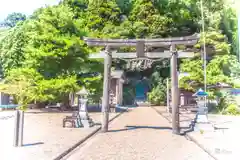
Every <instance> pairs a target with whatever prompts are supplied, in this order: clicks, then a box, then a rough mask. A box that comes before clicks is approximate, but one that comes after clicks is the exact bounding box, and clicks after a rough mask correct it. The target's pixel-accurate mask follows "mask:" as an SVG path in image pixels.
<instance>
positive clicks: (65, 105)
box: [60, 95, 71, 110]
mask: <svg viewBox="0 0 240 160" xmlns="http://www.w3.org/2000/svg"><path fill="white" fill-rule="evenodd" d="M60 108H61V110H71V106H70V100H69V95H67V96H64V97H63V98H62V103H61V106H60Z"/></svg>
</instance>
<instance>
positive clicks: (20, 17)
mask: <svg viewBox="0 0 240 160" xmlns="http://www.w3.org/2000/svg"><path fill="white" fill-rule="evenodd" d="M25 20H26V15H24V14H22V13H16V12H14V13H11V14H9V15H8V16H7V18H6V19H5V20H4V21H3V25H4V26H6V27H14V26H16V25H17V23H18V22H20V21H25Z"/></svg>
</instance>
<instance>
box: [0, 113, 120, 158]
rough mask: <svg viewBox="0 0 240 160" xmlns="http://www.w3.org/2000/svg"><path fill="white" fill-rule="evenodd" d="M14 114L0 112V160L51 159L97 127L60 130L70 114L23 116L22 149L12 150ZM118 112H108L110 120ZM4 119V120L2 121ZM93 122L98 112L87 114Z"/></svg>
mask: <svg viewBox="0 0 240 160" xmlns="http://www.w3.org/2000/svg"><path fill="white" fill-rule="evenodd" d="M13 115H14V112H13V111H8V112H0V160H53V159H54V158H56V157H57V156H59V155H60V154H62V153H63V152H65V151H66V150H68V149H69V148H70V147H72V146H74V145H75V144H76V143H78V142H79V141H81V140H82V139H84V138H85V137H87V136H88V135H89V134H91V133H92V132H94V131H95V130H96V129H98V128H99V127H100V125H96V126H94V127H91V128H89V129H84V128H63V127H62V120H63V118H64V117H65V116H70V115H71V113H41V112H36V113H25V124H24V138H23V143H24V146H23V147H18V148H15V147H12V144H13V123H14V117H13ZM116 115H117V113H111V114H110V119H111V118H113V117H115V116H116ZM4 117H5V118H4ZM90 117H91V118H92V119H93V120H94V122H95V123H100V122H101V119H102V118H101V117H102V116H101V113H90Z"/></svg>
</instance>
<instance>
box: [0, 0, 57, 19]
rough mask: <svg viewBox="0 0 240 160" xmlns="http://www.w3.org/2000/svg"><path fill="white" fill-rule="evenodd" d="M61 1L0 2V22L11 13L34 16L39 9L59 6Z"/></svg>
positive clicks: (1, 0)
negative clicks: (46, 6)
mask: <svg viewBox="0 0 240 160" xmlns="http://www.w3.org/2000/svg"><path fill="white" fill-rule="evenodd" d="M59 1H60V0H0V20H3V19H4V18H6V16H7V15H8V14H9V13H12V12H21V13H24V14H27V15H29V14H32V13H33V11H34V10H35V9H37V8H40V7H42V6H45V5H46V4H47V5H54V4H58V2H59Z"/></svg>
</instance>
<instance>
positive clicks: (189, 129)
mask: <svg viewBox="0 0 240 160" xmlns="http://www.w3.org/2000/svg"><path fill="white" fill-rule="evenodd" d="M136 129H156V130H172V128H171V127H165V126H162V127H160V126H125V128H123V129H116V130H109V131H108V132H121V131H130V130H136ZM182 129H184V130H185V131H184V132H183V133H181V134H180V135H185V134H186V133H188V132H191V131H193V128H192V127H191V126H189V127H181V130H182Z"/></svg>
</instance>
